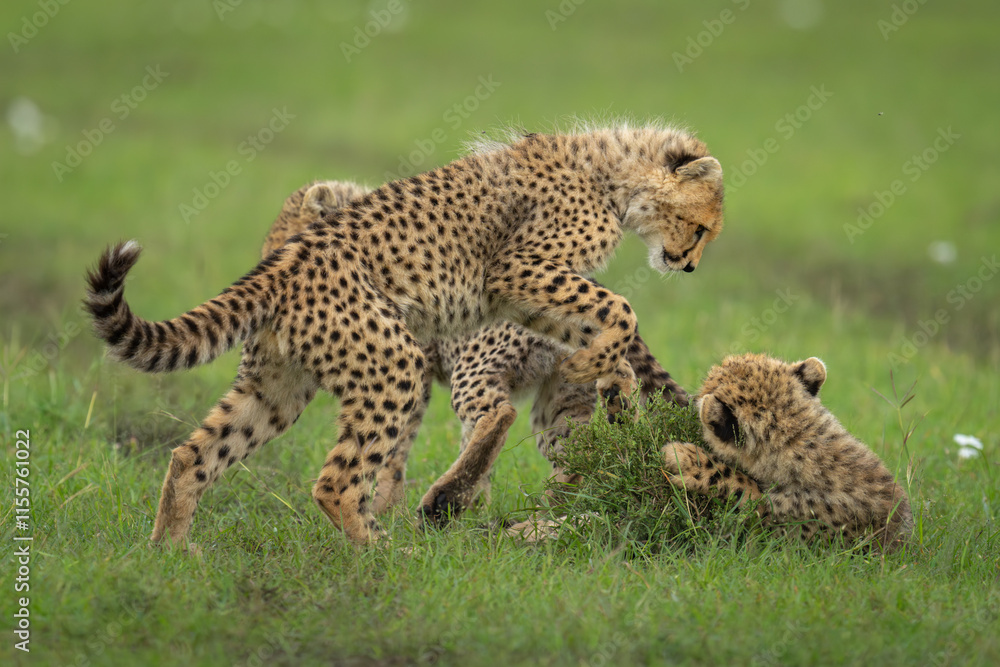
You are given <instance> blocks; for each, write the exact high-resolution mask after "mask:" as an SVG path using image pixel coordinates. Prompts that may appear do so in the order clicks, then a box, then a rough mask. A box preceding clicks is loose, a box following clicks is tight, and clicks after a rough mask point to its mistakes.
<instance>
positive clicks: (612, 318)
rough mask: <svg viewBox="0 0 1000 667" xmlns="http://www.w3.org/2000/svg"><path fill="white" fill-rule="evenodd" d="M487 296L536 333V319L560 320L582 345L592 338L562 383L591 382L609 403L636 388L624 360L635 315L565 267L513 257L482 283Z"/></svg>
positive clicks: (568, 364)
mask: <svg viewBox="0 0 1000 667" xmlns="http://www.w3.org/2000/svg"><path fill="white" fill-rule="evenodd" d="M486 288H487V291H488V292H489V293H490V295H491V296H492V297H493V298H495V299H497V300H503V301H506V302H507V303H509V304H510V305H511V306H512V307H513V309H515V310H516V311H518V312H519V313H520V318H519V319H518V318H517V315H515V316H514V318H513V319H517V321H518V323H520V324H523V325H524V326H526V327H528V328H531V329H533V330H535V331H538V332H539V333H542V331H541V325H540V324H539V322H541V320H539V319H538V317H537V316H539V315H540V316H543V317H545V318H547V319H549V320H562V321H563V322H565V325H566V326H567V327H576V328H577V329H578V330H579V332H580V336H579V337H577V338H576V339H575V340H572V339H571V340H570V341H569V343H568V344H570V345H572V344H573V343H574V342H578V341H579V340H580V339H585V338H586V334H585V333H584V332H585V330H586V328H588V327H589V328H590V330H592V331H593V332H594V334H593V337H592V338H591V339H590V343H589V344H588V345H587V346H585V347H580V348H579V349H577V350H576V352H574V353H573V354H571V355H570V356H569V357H568V358H567V359H566V360H565V361H563V364H562V372H563V375H564V376H565V378H566V379H567V380H568V381H570V382H574V383H577V384H587V383H590V382H595V381H596V382H597V390H598V391H599V392H600V393H601V395H603V396H605V397H606V398H608V399H609V400H613V399H614V398H616V397H617V396H629V395H631V394H632V392H633V390H634V389H635V386H636V381H635V373H634V372H633V371H632V367H631V366H630V365H629V362H628V360H627V359H626V356H625V352H626V350H628V348H629V345H631V343H632V339H633V338H634V336H635V332H636V328H637V324H636V317H635V313H634V312H633V311H632V307H631V306H630V305H629V303H628V301H626V300H625V298H624V297H622V296H619V295H617V294H615V293H613V292H611V291H609V290H607V289H604V288H603V287H599V286H595V285H594V284H593V283H592V282H591V281H589V280H587V279H586V278H585V277H583V276H581V275H578V274H577V273H574V272H573V271H572V270H571V269H570V268H569V267H567V266H565V265H560V264H556V263H555V262H552V261H549V260H545V259H542V258H541V257H539V256H537V255H530V254H525V253H516V252H515V253H513V254H511V255H510V256H509V258H508V259H504V260H503V262H502V263H501V264H500V265H499V266H498V267H496V269H495V270H494V271H493V272H491V274H490V275H489V276H488V277H487V281H486Z"/></svg>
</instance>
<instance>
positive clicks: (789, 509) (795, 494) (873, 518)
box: [663, 354, 913, 549]
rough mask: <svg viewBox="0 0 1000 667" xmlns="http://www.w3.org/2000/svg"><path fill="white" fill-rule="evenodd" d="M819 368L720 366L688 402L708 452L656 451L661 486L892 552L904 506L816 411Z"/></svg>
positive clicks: (748, 362) (869, 455)
mask: <svg viewBox="0 0 1000 667" xmlns="http://www.w3.org/2000/svg"><path fill="white" fill-rule="evenodd" d="M825 381H826V366H824V365H823V362H822V361H820V360H819V359H817V358H815V357H813V358H810V359H806V360H805V361H799V362H796V363H793V364H788V363H785V362H783V361H780V360H778V359H773V358H770V357H767V356H764V355H760V354H746V355H742V356H731V357H728V358H726V359H725V360H724V361H723V362H722V364H721V365H720V366H716V367H714V368H713V369H712V370H711V371H709V373H708V377H707V378H706V379H705V383H704V385H702V388H701V390H700V391H699V393H698V395H697V396H696V397H695V399H694V400H695V405H696V406H697V407H698V412H699V418H700V420H701V423H702V428H703V431H704V438H705V442H706V443H707V444H708V447H709V449H710V450H711V452H706V451H704V450H703V449H701V448H699V447H696V446H695V445H692V444H690V443H686V442H673V443H670V444H668V445H666V446H665V447H664V448H663V454H664V457H665V461H664V463H665V467H666V472H667V474H668V478H669V480H670V482H671V483H673V484H674V485H676V486H678V487H681V488H686V489H687V490H688V491H694V492H697V493H702V494H711V493H716V494H720V495H725V496H729V495H734V494H738V495H741V496H742V497H743V498H744V499H746V498H747V497H749V498H750V499H752V500H756V499H758V498H761V496H762V489H763V492H764V496H765V497H764V499H763V501H762V502H760V503H759V504H758V505H757V512H758V513H759V514H760V515H761V517H762V518H763V519H764V520H765V521H766V522H768V523H773V524H787V523H798V524H799V525H800V527H799V529H798V530H799V534H800V537H802V539H806V540H808V539H810V538H812V537H813V536H814V535H815V534H816V533H817V531H822V532H823V533H824V534H826V535H828V536H829V535H832V534H835V533H838V532H839V533H841V534H843V536H844V537H845V538H846V539H847V540H859V539H862V538H866V537H867V538H871V539H872V540H873V541H874V542H875V543H876V544H878V545H880V546H882V547H883V548H886V549H892V548H894V547H896V546H898V545H899V544H901V543H902V542H904V541H905V540H906V539H907V538H908V537H909V536H910V534H911V533H912V531H913V515H912V513H911V512H910V503H909V500H908V499H907V497H906V492H905V491H903V489H902V487H900V486H899V485H898V484H896V482H895V481H894V479H893V476H892V473H891V472H889V469H888V468H886V466H885V464H884V463H882V461H881V460H880V459H879V457H878V456H877V455H876V454H875V453H874V452H872V451H871V450H870V449H868V447H866V446H865V445H864V443H862V442H860V441H859V440H857V439H856V438H855V437H854V436H852V435H851V434H850V433H848V432H847V431H846V430H845V429H844V427H843V426H841V425H840V422H838V421H837V419H836V417H834V416H833V415H832V414H831V413H830V412H829V411H828V410H827V409H826V408H825V407H823V405H822V403H820V400H819V397H818V396H817V394H818V393H819V389H820V387H821V386H822V385H823V382H825Z"/></svg>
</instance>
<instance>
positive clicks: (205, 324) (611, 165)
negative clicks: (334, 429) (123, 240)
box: [87, 128, 722, 543]
mask: <svg viewBox="0 0 1000 667" xmlns="http://www.w3.org/2000/svg"><path fill="white" fill-rule="evenodd" d="M721 228H722V175H721V168H720V167H719V166H718V162H717V161H716V160H715V159H714V158H712V157H710V156H709V155H708V154H707V151H706V150H705V146H704V145H703V144H701V143H700V142H698V141H697V140H695V139H693V138H691V137H690V136H688V135H686V134H684V133H682V132H678V131H675V130H669V129H666V130H665V129H659V128H638V129H625V128H616V129H609V130H596V131H593V132H588V133H585V134H578V135H574V134H570V135H554V136H547V135H534V134H532V135H527V136H525V137H523V138H521V139H520V140H519V141H517V142H516V143H514V144H512V145H509V146H504V147H501V148H498V149H495V150H493V151H491V152H486V153H480V154H475V155H471V156H468V157H466V158H463V159H461V160H458V161H457V162H454V163H452V164H450V165H447V166H444V167H441V168H439V169H435V170H433V171H430V172H428V173H426V174H422V175H420V176H416V177H414V178H411V179H407V180H404V181H395V182H392V183H389V184H387V185H384V186H382V187H380V188H378V189H377V190H375V191H374V192H372V193H370V194H368V195H366V196H364V197H362V198H361V199H356V200H353V201H351V202H350V203H349V204H348V205H347V206H345V207H343V208H341V209H338V210H337V211H335V212H334V213H332V214H330V215H328V216H326V217H325V218H324V220H323V222H322V224H315V225H313V226H311V227H310V228H309V229H308V230H306V231H305V232H303V233H302V234H299V235H297V236H295V237H293V238H292V239H290V240H289V241H288V243H286V244H285V245H284V246H282V247H281V248H279V249H278V250H276V251H274V252H273V253H272V254H270V255H269V256H268V257H267V258H266V259H264V260H263V261H262V262H261V263H260V264H259V265H258V266H257V267H256V268H255V269H253V270H252V271H251V272H250V273H248V274H247V275H246V276H244V277H243V278H242V279H240V280H239V281H237V282H236V283H234V284H233V286H232V287H230V288H228V289H226V290H225V291H223V292H222V294H220V295H219V297H217V298H215V299H212V300H210V301H208V302H206V303H205V304H202V305H201V306H199V307H197V308H195V309H194V310H192V311H190V312H189V313H186V314H184V315H181V316H180V317H178V318H175V319H173V320H167V321H164V322H148V321H146V320H143V319H142V318H139V317H137V316H135V315H134V314H133V313H132V312H131V310H130V309H129V307H128V305H127V303H126V302H125V300H124V298H123V285H124V280H125V275H126V273H127V272H128V270H129V269H130V268H131V267H132V266H133V265H134V264H135V262H136V260H137V259H138V254H139V249H138V246H137V245H136V244H134V243H132V242H129V243H127V244H120V245H118V246H116V247H114V248H110V249H109V250H108V251H107V252H106V253H105V255H104V256H103V257H102V258H101V261H100V263H99V265H98V268H97V269H96V270H95V271H94V272H92V273H91V274H90V278H89V281H90V290H89V293H88V298H87V308H88V309H89V310H90V312H91V313H92V314H93V315H94V318H95V330H96V332H97V335H98V336H99V337H101V338H103V339H104V340H106V341H107V342H108V344H109V347H110V353H111V355H112V356H113V357H115V358H117V359H119V360H122V361H125V362H127V363H129V364H130V365H132V366H133V367H135V368H137V369H140V370H144V371H147V372H159V371H169V370H176V369H180V368H190V367H192V366H194V365H197V364H200V363H206V362H208V361H210V360H212V359H214V358H215V357H217V356H218V355H219V354H221V353H222V352H224V351H226V350H228V349H230V348H232V347H233V346H234V345H235V344H236V343H237V342H239V341H240V340H243V339H246V340H247V343H248V346H245V347H246V348H247V349H248V351H249V352H250V356H249V357H248V356H247V355H246V354H245V355H244V362H245V363H243V364H241V367H240V372H239V375H238V376H237V379H236V382H235V383H234V386H233V389H232V390H231V391H230V393H229V394H228V395H227V396H226V397H225V398H223V399H222V401H220V403H219V404H218V405H217V406H216V408H215V409H214V410H213V411H212V413H211V414H210V415H209V416H208V418H207V419H206V420H205V423H204V424H203V426H202V427H201V428H200V429H198V431H196V432H195V434H193V435H192V437H191V440H190V441H189V442H187V443H185V444H184V445H182V446H181V447H179V448H178V449H177V450H175V457H177V458H178V460H179V461H181V462H182V463H181V464H180V465H178V466H176V467H175V466H172V467H171V472H170V474H169V475H168V478H167V480H166V481H165V483H164V494H163V496H162V498H161V503H160V510H159V513H158V516H157V520H156V526H155V528H154V533H153V539H154V540H159V539H161V538H162V537H163V535H164V533H165V532H169V533H170V535H171V539H172V540H174V541H175V542H179V541H183V540H185V539H186V535H187V530H188V527H189V525H190V521H191V518H190V514H191V512H192V511H193V508H194V506H195V504H196V503H197V499H198V497H199V496H200V495H201V494H202V492H203V491H204V489H205V488H206V487H207V486H208V485H209V484H210V483H211V482H212V481H213V480H214V479H215V478H217V477H218V475H220V474H221V473H222V471H223V470H224V469H225V468H226V467H228V466H229V465H232V463H233V462H234V461H235V460H236V459H238V458H242V457H245V456H246V455H248V454H249V453H250V452H251V451H253V450H254V449H255V448H257V447H259V446H260V445H262V444H263V443H264V442H266V441H267V440H268V439H269V438H271V437H274V436H275V435H277V434H278V433H280V432H281V431H283V430H284V429H286V428H287V427H288V426H289V425H290V424H291V423H292V421H294V419H295V417H297V416H298V413H299V412H300V411H301V408H302V407H304V405H305V403H307V402H308V400H309V399H310V398H311V397H312V394H313V392H314V391H315V390H316V389H317V388H323V389H325V390H326V391H329V392H330V393H333V394H334V395H336V396H339V397H340V399H341V411H340V414H339V416H338V442H337V445H336V446H335V447H334V448H333V450H332V451H331V452H330V454H329V456H328V457H327V459H326V461H325V463H324V465H323V468H322V470H321V472H320V475H319V479H318V481H317V482H316V485H315V487H314V488H313V495H314V498H315V500H316V502H317V504H318V505H319V506H320V508H321V509H322V510H323V511H324V512H325V513H326V514H327V516H328V517H329V518H330V520H331V521H332V522H333V523H334V524H335V525H337V526H338V527H340V528H341V529H342V530H343V531H344V532H345V533H346V534H347V536H348V537H349V538H350V539H352V540H354V541H356V542H359V543H364V542H367V541H369V540H370V539H372V538H374V537H377V536H378V534H379V528H378V524H377V522H376V521H375V518H374V515H373V512H372V504H373V503H372V499H371V490H372V485H373V483H374V482H375V480H376V478H377V477H379V476H380V475H381V471H382V470H383V469H384V468H385V467H386V465H385V464H386V462H387V461H389V460H392V459H393V458H394V457H396V456H397V455H400V453H401V452H400V449H399V443H400V442H401V441H402V440H403V439H404V438H405V437H406V436H407V433H408V432H409V430H410V429H411V428H415V427H416V425H418V424H419V422H420V418H421V417H422V414H419V411H420V406H421V405H422V401H421V397H422V392H423V391H424V387H425V377H426V375H425V365H426V357H425V355H424V353H423V352H422V350H421V349H420V346H419V344H418V342H417V340H418V339H419V340H424V341H426V340H430V339H432V338H436V337H441V338H448V337H452V336H457V335H464V334H468V333H470V332H472V331H474V330H476V329H478V328H480V327H482V326H484V325H486V324H489V323H491V322H495V321H498V320H508V321H511V322H514V323H518V324H522V325H524V326H526V327H527V328H529V329H532V330H534V331H537V332H539V333H543V335H548V336H551V337H553V338H555V339H556V340H561V341H563V342H564V343H565V344H566V345H567V346H568V347H570V348H572V349H575V350H576V351H575V352H574V353H573V354H571V355H570V356H569V357H568V358H567V359H566V360H565V361H564V362H563V363H562V370H563V373H564V375H565V378H566V379H567V380H568V381H570V382H575V383H591V382H595V381H596V382H597V389H598V391H600V392H611V393H614V392H618V393H620V394H622V395H628V394H629V393H630V392H631V391H632V388H633V386H634V379H635V375H634V373H633V370H632V368H631V366H630V364H629V362H628V360H627V358H626V352H627V351H628V349H629V347H630V346H631V344H632V342H633V339H634V337H635V331H636V318H635V314H634V313H633V311H632V308H631V307H630V306H629V304H628V302H627V301H626V300H625V299H624V298H622V297H621V296H619V295H616V294H613V293H612V292H610V291H609V290H607V289H604V288H603V287H600V286H598V285H595V284H594V283H592V282H591V281H589V280H588V279H587V278H586V277H585V276H586V274H588V273H590V272H592V271H594V270H596V269H598V268H600V267H602V266H603V265H604V264H606V263H607V261H608V260H610V258H611V256H612V254H613V252H614V249H615V247H616V246H617V244H618V242H619V241H620V240H621V237H622V235H623V234H624V232H625V231H626V230H632V231H635V232H637V233H638V234H639V235H640V236H642V238H643V239H644V240H645V241H646V243H647V245H649V246H650V248H651V255H650V261H651V264H652V265H653V266H654V268H657V269H660V270H667V269H670V270H682V269H683V270H686V271H692V270H694V268H695V267H696V266H697V264H698V262H699V261H700V258H701V254H702V251H703V249H704V246H705V244H706V243H708V242H709V241H711V240H712V239H714V238H715V237H716V236H717V235H718V233H719V232H720V230H721ZM267 337H272V338H270V339H268V338H267ZM265 340H269V342H268V343H267V344H268V345H272V344H273V347H274V349H277V350H278V351H279V354H280V355H281V357H280V359H279V360H275V359H268V358H260V357H259V356H255V355H254V350H255V349H256V350H259V349H260V346H261V344H262V343H263V342H265ZM494 431H495V429H490V432H494ZM182 450H185V451H186V452H188V453H185V454H183V457H184V458H182V453H181V451H182ZM191 452H193V453H194V454H195V457H194V460H193V461H191V462H188V461H187V459H189V458H190V453H191ZM397 465H400V466H401V465H402V464H397ZM175 468H176V469H175Z"/></svg>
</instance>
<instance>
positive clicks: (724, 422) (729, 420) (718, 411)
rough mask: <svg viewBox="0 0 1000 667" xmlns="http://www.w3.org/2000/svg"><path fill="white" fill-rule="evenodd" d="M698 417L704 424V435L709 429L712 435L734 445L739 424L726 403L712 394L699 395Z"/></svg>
mask: <svg viewBox="0 0 1000 667" xmlns="http://www.w3.org/2000/svg"><path fill="white" fill-rule="evenodd" d="M698 417H699V418H700V419H701V423H702V424H703V425H704V426H705V430H706V433H705V435H706V436H707V435H708V431H709V430H710V431H711V432H712V435H714V436H715V437H716V438H717V439H719V440H720V441H722V442H724V443H727V444H731V445H735V444H736V441H737V440H739V436H740V424H739V422H738V421H736V415H734V414H733V411H732V410H730V409H729V406H728V405H726V404H725V403H723V402H722V401H720V400H719V399H717V398H716V397H715V396H713V395H712V394H705V395H704V396H702V397H701V404H700V406H699V413H698Z"/></svg>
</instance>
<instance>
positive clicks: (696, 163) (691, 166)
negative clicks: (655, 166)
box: [675, 156, 722, 183]
mask: <svg viewBox="0 0 1000 667" xmlns="http://www.w3.org/2000/svg"><path fill="white" fill-rule="evenodd" d="M675 173H676V174H677V178H678V179H680V180H681V181H687V180H692V181H693V180H698V179H705V180H712V181H718V182H719V183H722V165H721V164H719V161H718V160H716V159H715V158H714V157H711V156H710V157H702V158H698V159H697V160H693V161H691V162H688V163H687V164H685V165H683V166H681V167H677V171H676V172H675Z"/></svg>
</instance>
